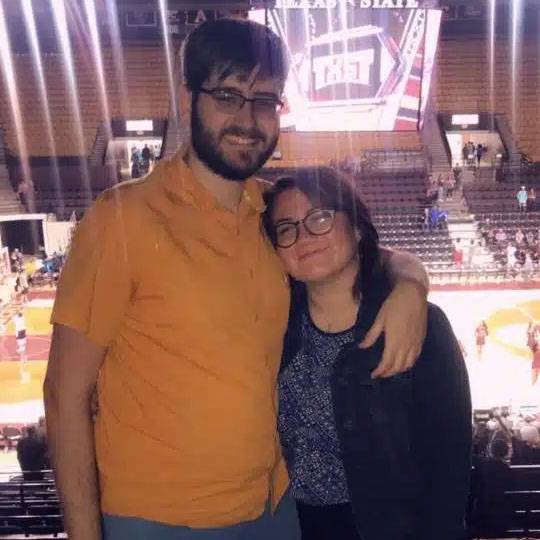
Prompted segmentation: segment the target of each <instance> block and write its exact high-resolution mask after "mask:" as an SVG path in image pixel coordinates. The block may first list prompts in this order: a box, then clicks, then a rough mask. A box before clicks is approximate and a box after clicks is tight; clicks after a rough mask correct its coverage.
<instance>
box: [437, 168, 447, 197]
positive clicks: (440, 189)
mask: <svg viewBox="0 0 540 540" xmlns="http://www.w3.org/2000/svg"><path fill="white" fill-rule="evenodd" d="M444 198H445V187H444V178H443V175H442V174H439V176H438V178H437V202H443V201H444Z"/></svg>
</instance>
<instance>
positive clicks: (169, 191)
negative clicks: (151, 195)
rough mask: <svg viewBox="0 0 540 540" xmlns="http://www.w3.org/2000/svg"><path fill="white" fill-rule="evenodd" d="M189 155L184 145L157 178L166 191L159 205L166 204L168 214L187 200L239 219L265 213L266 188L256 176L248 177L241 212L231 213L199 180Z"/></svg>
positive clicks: (199, 207)
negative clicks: (192, 168)
mask: <svg viewBox="0 0 540 540" xmlns="http://www.w3.org/2000/svg"><path fill="white" fill-rule="evenodd" d="M186 155H187V147H182V148H180V150H179V151H178V152H177V153H176V154H175V155H174V156H173V157H172V158H171V159H170V160H169V161H167V162H166V163H165V164H164V165H163V169H162V170H161V174H160V178H158V179H157V182H158V183H159V184H161V187H162V188H163V192H164V194H165V197H163V199H162V201H161V204H159V206H160V207H163V208H161V209H162V210H165V211H166V213H167V214H169V213H171V212H173V211H176V210H177V205H178V203H179V202H183V203H185V204H186V203H187V204H189V205H190V206H193V207H196V208H198V209H200V210H203V211H205V210H206V211H215V212H216V213H217V214H229V215H230V216H231V217H234V216H237V217H238V218H243V217H247V216H248V215H252V214H261V213H262V212H264V210H265V208H266V207H265V204H264V200H263V197H262V187H261V185H260V182H259V181H258V180H256V179H255V178H249V179H248V180H246V182H245V187H244V191H243V193H242V199H241V201H240V205H239V207H238V211H237V212H236V213H234V212H230V211H229V210H226V209H225V208H223V207H222V206H221V205H220V204H219V203H218V201H217V200H216V198H215V197H214V196H213V194H212V193H211V192H210V191H208V190H207V189H206V188H205V187H204V186H203V185H202V184H201V183H200V182H198V181H197V179H196V178H195V176H194V175H193V172H192V170H191V168H190V167H189V165H188V164H187V163H186ZM159 191H162V190H159ZM153 206H155V202H154V204H153Z"/></svg>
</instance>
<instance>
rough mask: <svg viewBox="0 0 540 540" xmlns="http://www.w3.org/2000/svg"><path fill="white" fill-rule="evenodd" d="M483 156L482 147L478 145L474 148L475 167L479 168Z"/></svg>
mask: <svg viewBox="0 0 540 540" xmlns="http://www.w3.org/2000/svg"><path fill="white" fill-rule="evenodd" d="M483 155H484V147H483V146H482V145H481V144H480V143H478V145H477V147H476V166H477V167H480V162H481V161H482V156H483Z"/></svg>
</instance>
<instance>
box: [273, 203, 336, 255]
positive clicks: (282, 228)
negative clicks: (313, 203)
mask: <svg viewBox="0 0 540 540" xmlns="http://www.w3.org/2000/svg"><path fill="white" fill-rule="evenodd" d="M335 217H336V211H335V210H330V209H328V208H313V209H312V210H310V211H309V212H308V213H307V214H306V215H305V217H304V219H299V220H298V221H282V222H281V223H279V224H278V225H276V227H275V241H276V245H277V246H278V247H280V248H288V247H291V246H292V245H294V244H296V242H297V241H298V237H299V236H300V224H302V225H303V226H304V229H306V231H307V232H308V233H309V234H311V235H313V236H323V235H325V234H328V233H329V232H330V231H331V230H332V227H333V226H334V219H335Z"/></svg>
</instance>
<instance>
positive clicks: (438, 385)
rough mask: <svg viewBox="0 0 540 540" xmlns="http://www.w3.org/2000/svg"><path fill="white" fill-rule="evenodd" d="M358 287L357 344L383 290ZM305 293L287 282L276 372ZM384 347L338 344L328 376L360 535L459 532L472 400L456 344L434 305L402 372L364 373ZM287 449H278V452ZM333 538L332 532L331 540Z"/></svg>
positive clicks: (292, 344) (291, 348)
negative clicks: (411, 361) (289, 294)
mask: <svg viewBox="0 0 540 540" xmlns="http://www.w3.org/2000/svg"><path fill="white" fill-rule="evenodd" d="M389 291H390V287H389V285H388V283H387V281H386V280H385V278H383V277H379V278H376V279H374V280H372V286H371V287H370V290H369V291H364V294H363V298H362V304H361V309H360V313H359V317H358V320H357V322H356V326H355V331H356V339H357V342H360V341H361V340H362V339H363V337H364V335H365V334H366V332H367V330H368V329H369V328H370V326H371V324H372V323H373V322H374V320H375V318H376V315H377V313H378V311H379V309H380V307H381V305H382V303H383V302H384V300H385V298H386V297H387V296H388V294H389ZM305 309H307V302H306V296H305V291H304V290H303V289H302V288H301V287H298V288H296V289H295V288H293V303H292V306H291V315H290V319H289V327H288V330H287V335H286V338H285V348H284V354H283V362H282V368H281V369H282V371H283V369H285V368H286V367H287V365H288V363H289V362H290V361H291V360H292V358H293V357H294V355H295V354H296V352H297V351H298V349H299V347H300V346H301V343H300V339H301V336H300V323H301V318H302V313H303V312H304V310H305ZM383 348H384V338H383V337H381V338H380V339H379V340H378V341H377V343H375V345H374V346H373V347H371V348H369V349H359V348H358V347H357V345H356V344H353V345H348V346H346V347H344V348H343V349H342V351H341V352H340V354H339V356H338V359H337V361H336V363H335V366H334V370H333V373H332V376H331V390H332V396H333V405H334V418H335V422H336V428H337V433H338V437H339V442H340V447H341V454H342V459H343V464H344V467H345V473H346V478H347V484H348V488H349V494H350V498H351V503H352V507H353V511H354V515H355V520H356V525H357V529H358V532H359V534H360V536H361V538H362V540H462V539H463V538H464V537H465V527H464V517H465V509H466V505H467V497H468V493H469V477H470V470H471V436H472V426H471V401H470V392H469V382H468V376H467V371H466V368H465V364H464V361H463V357H462V354H461V351H460V347H459V345H458V343H457V340H456V338H455V336H454V334H453V332H452V328H451V326H450V323H449V322H448V319H447V318H446V316H445V314H444V313H443V311H442V310H441V309H440V308H439V307H437V306H435V305H433V304H429V305H428V328H427V336H426V339H425V342H424V345H423V348H422V352H421V354H420V357H419V358H418V360H417V362H416V364H415V366H414V367H413V368H412V369H411V370H410V371H408V372H406V373H402V374H399V375H396V376H394V377H390V378H388V379H375V380H373V379H371V377H370V373H371V371H373V369H374V368H375V367H376V366H377V365H378V363H379V361H380V359H381V357H382V352H383ZM286 457H287V456H285V458H286ZM336 540H338V539H336Z"/></svg>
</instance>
